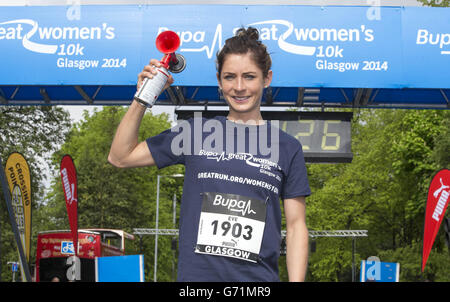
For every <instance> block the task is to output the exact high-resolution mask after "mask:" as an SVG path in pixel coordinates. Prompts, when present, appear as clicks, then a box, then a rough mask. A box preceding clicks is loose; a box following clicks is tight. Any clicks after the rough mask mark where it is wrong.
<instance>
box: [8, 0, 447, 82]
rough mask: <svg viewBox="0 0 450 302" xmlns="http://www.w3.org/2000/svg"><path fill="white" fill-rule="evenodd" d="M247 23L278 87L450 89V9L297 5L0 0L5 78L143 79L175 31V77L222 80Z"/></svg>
mask: <svg viewBox="0 0 450 302" xmlns="http://www.w3.org/2000/svg"><path fill="white" fill-rule="evenodd" d="M169 11H170V15H171V16H176V17H170V16H168V12H169ZM242 25H244V26H253V27H256V28H257V29H258V30H259V31H260V35H261V39H262V41H263V42H264V43H265V44H266V45H267V47H268V50H269V52H270V53H271V55H272V60H273V68H272V69H273V71H274V79H273V82H272V86H273V87H339V88H346V87H348V88H357V87H362V88H450V81H449V80H448V79H449V78H450V68H448V66H450V8H428V7H367V6H366V7H364V6H324V7H322V6H292V5H289V6H284V5H278V6H270V5H252V6H243V5H108V6H106V5H105V6H95V5H87V6H80V9H79V16H78V18H73V16H71V15H70V14H69V10H68V9H67V7H65V6H45V8H43V7H37V6H31V7H28V6H21V7H2V10H1V11H0V54H1V55H0V65H1V66H2V69H3V70H7V71H8V72H2V73H1V74H0V85H135V84H136V81H137V74H138V73H139V72H140V71H141V70H142V68H143V66H144V65H146V64H147V63H148V62H149V60H150V59H151V58H156V59H160V58H162V56H163V54H161V53H159V52H158V51H157V49H156V47H155V38H156V36H157V35H158V33H160V32H161V31H164V30H167V29H170V30H173V31H175V32H177V33H178V34H179V36H180V39H181V45H180V48H179V50H178V52H180V53H181V54H183V55H184V56H185V57H186V60H187V67H186V69H185V70H184V71H183V72H182V73H179V74H177V75H176V77H175V80H176V83H175V85H179V86H217V82H216V81H217V80H216V76H215V74H216V69H215V55H216V52H217V51H218V50H219V49H220V48H221V47H222V46H223V44H224V42H225V40H226V39H227V38H229V37H231V36H233V32H234V31H235V30H236V29H237V28H239V27H241V26H242Z"/></svg>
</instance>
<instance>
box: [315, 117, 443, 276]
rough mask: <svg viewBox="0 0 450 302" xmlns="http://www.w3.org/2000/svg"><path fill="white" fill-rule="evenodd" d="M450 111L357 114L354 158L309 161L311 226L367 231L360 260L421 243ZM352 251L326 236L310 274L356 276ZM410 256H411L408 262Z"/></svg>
mask: <svg viewBox="0 0 450 302" xmlns="http://www.w3.org/2000/svg"><path fill="white" fill-rule="evenodd" d="M447 114H448V113H447V112H445V111H438V110H427V111H425V110H422V111H420V110H419V111H417V110H360V111H359V112H355V118H354V121H353V126H352V129H353V134H352V135H353V136H352V140H353V142H352V151H353V153H354V159H353V162H352V163H351V164H338V165H332V166H330V165H317V164H316V165H309V166H308V174H309V175H310V183H311V186H312V195H311V197H309V198H308V199H307V223H308V227H309V228H310V229H317V230H330V229H331V230H339V229H367V230H368V233H369V238H368V240H365V239H360V240H358V241H357V244H358V245H357V255H356V258H357V261H356V262H357V263H359V260H362V259H366V258H368V257H369V256H374V255H380V254H381V253H382V252H383V253H384V254H383V255H388V254H389V252H388V251H392V253H395V251H397V250H398V249H405V248H409V247H410V246H412V245H413V244H414V242H418V241H421V236H422V232H423V217H424V213H425V202H426V194H427V191H428V185H429V181H430V180H431V177H432V175H433V174H434V172H435V171H436V169H437V167H438V165H437V164H436V162H435V161H433V159H432V154H433V152H437V151H433V150H436V149H435V142H436V141H437V137H440V136H441V135H445V134H444V133H445V132H442V131H443V127H445V126H444V125H445V124H444V120H445V116H448V115H447ZM442 148H443V149H444V150H445V147H442ZM447 150H448V149H447ZM445 154H447V153H445ZM437 246H438V247H439V246H440V244H439V243H437ZM350 252H351V244H350V243H349V242H348V240H347V241H346V240H343V239H340V240H339V239H334V240H332V239H320V241H319V240H318V242H317V251H316V252H315V253H313V254H311V257H310V276H311V278H310V279H309V280H313V281H314V280H317V281H319V280H320V281H337V280H339V281H350V279H349V276H350V274H349V271H350V270H351V257H350V254H349V253H350ZM417 257H418V258H419V259H420V255H418V256H417ZM381 260H382V261H383V260H385V259H383V258H381ZM385 261H386V260H385ZM405 261H409V260H408V259H407V258H405V259H402V261H401V262H405ZM441 280H442V279H441Z"/></svg>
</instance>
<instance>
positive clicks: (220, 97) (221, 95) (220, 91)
mask: <svg viewBox="0 0 450 302" xmlns="http://www.w3.org/2000/svg"><path fill="white" fill-rule="evenodd" d="M217 91H218V93H219V99H220V100H223V93H222V88H220V87H218V88H217Z"/></svg>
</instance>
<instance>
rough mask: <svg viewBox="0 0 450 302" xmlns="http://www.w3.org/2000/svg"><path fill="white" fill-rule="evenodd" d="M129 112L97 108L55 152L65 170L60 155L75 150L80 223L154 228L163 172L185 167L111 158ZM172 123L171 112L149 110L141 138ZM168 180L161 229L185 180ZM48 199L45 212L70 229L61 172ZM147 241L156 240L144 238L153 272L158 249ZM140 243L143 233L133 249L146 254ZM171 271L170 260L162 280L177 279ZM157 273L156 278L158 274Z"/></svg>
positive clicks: (53, 226)
mask: <svg viewBox="0 0 450 302" xmlns="http://www.w3.org/2000/svg"><path fill="white" fill-rule="evenodd" d="M125 112H126V108H120V107H105V108H104V109H103V110H102V111H95V112H94V113H93V115H92V116H88V115H87V114H85V116H84V120H83V121H81V122H80V123H78V124H76V125H74V127H73V128H72V130H71V132H70V134H69V136H68V139H67V140H66V142H65V143H64V144H63V146H62V147H61V149H60V150H59V151H58V152H56V153H55V154H54V155H53V165H54V169H55V170H57V169H59V164H60V160H61V158H62V157H63V155H64V154H70V155H71V156H72V158H73V160H74V163H75V167H76V169H77V178H78V202H79V203H78V213H79V221H78V226H79V228H112V229H123V230H125V231H127V232H129V233H133V228H154V227H155V207H156V202H155V201H156V178H157V175H158V174H164V175H166V174H176V173H180V172H182V167H179V166H173V167H168V168H165V169H164V170H162V171H158V169H157V168H156V167H147V168H133V169H119V168H116V167H114V166H112V165H111V164H110V163H109V162H108V154H109V149H110V147H111V143H112V140H113V137H114V134H115V131H116V129H117V126H118V125H119V123H120V121H121V119H122V117H123V115H124V114H125ZM170 126H171V125H170V122H169V121H168V116H167V115H164V114H163V115H159V116H153V115H152V114H151V113H150V112H148V113H147V114H146V115H145V116H144V118H143V121H142V124H141V127H140V132H139V140H140V141H143V140H145V139H146V138H148V137H151V136H154V135H157V134H158V133H160V132H162V131H163V130H166V129H167V128H170ZM162 179H163V184H162V185H161V186H160V190H161V193H160V195H161V197H160V216H159V227H160V228H163V227H164V225H165V224H166V221H167V220H169V216H170V217H171V213H172V211H171V209H172V206H171V200H172V196H173V193H175V192H178V194H179V191H180V189H179V188H178V187H179V186H180V184H179V183H177V182H176V181H175V180H173V179H166V178H162ZM178 196H180V195H178ZM47 202H48V204H47V207H46V209H45V210H44V209H43V211H44V212H45V216H47V217H53V219H52V222H51V223H50V224H49V225H48V227H49V228H51V229H61V228H63V229H68V228H69V225H68V219H67V214H66V209H65V202H64V195H63V191H62V186H61V180H60V178H59V177H56V178H55V179H54V181H53V185H52V188H51V191H50V193H49V194H48V199H47ZM169 204H170V206H168V205H169ZM171 228H173V226H171ZM149 239H151V240H149ZM147 241H152V243H153V242H154V239H153V238H149V237H145V238H143V250H144V258H145V259H146V265H147V267H146V272H147V273H150V267H148V265H149V264H150V263H153V261H151V259H153V249H152V248H151V247H150V246H149V245H148V244H147ZM139 243H140V242H139V238H138V240H136V242H133V243H131V247H130V249H131V250H132V251H134V253H140V247H139ZM159 246H160V247H159V253H160V255H165V254H166V253H167V251H170V245H168V246H165V245H164V244H160V245H159ZM162 263H165V262H162ZM165 272H166V269H165V265H161V267H160V270H159V276H158V277H159V278H158V279H161V280H171V276H170V274H166V273H165ZM151 276H152V277H151V278H153V274H151ZM147 279H149V277H148V278H147Z"/></svg>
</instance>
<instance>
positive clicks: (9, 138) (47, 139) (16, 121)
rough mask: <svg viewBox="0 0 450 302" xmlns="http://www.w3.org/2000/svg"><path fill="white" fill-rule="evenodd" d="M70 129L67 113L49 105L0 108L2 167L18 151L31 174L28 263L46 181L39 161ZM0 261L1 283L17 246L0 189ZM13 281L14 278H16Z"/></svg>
mask: <svg viewBox="0 0 450 302" xmlns="http://www.w3.org/2000/svg"><path fill="white" fill-rule="evenodd" d="M69 127H70V119H69V114H68V112H66V111H65V110H63V109H62V108H59V107H53V106H29V107H19V106H1V107H0V156H1V158H2V162H3V166H4V165H5V163H6V160H7V158H8V156H9V154H10V153H12V152H20V153H21V154H22V155H23V156H24V157H25V159H26V160H27V162H28V165H29V166H30V173H31V186H32V189H31V192H32V201H33V202H32V205H31V207H32V212H33V215H32V238H31V241H32V244H31V256H30V258H31V261H34V260H33V259H34V251H35V238H36V228H35V227H34V226H35V225H36V223H37V219H39V218H38V217H39V215H35V213H36V210H37V209H38V208H39V207H40V206H41V204H42V201H43V194H44V191H43V188H42V182H43V181H45V180H46V179H47V177H46V174H47V173H46V171H45V166H44V165H42V164H41V162H42V159H44V160H48V158H49V154H51V153H52V152H54V151H55V150H56V149H57V148H59V145H60V144H61V143H63V141H64V139H65V137H66V134H67V131H68V130H69ZM0 235H1V237H0V261H1V265H2V266H1V271H0V274H1V280H2V281H10V280H11V278H12V275H11V267H9V266H7V262H9V261H18V258H19V257H18V253H17V246H16V242H15V239H14V235H13V232H12V228H11V224H10V220H9V216H8V212H7V210H6V202H5V199H4V193H3V190H2V188H1V187H0ZM16 279H17V276H16Z"/></svg>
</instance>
